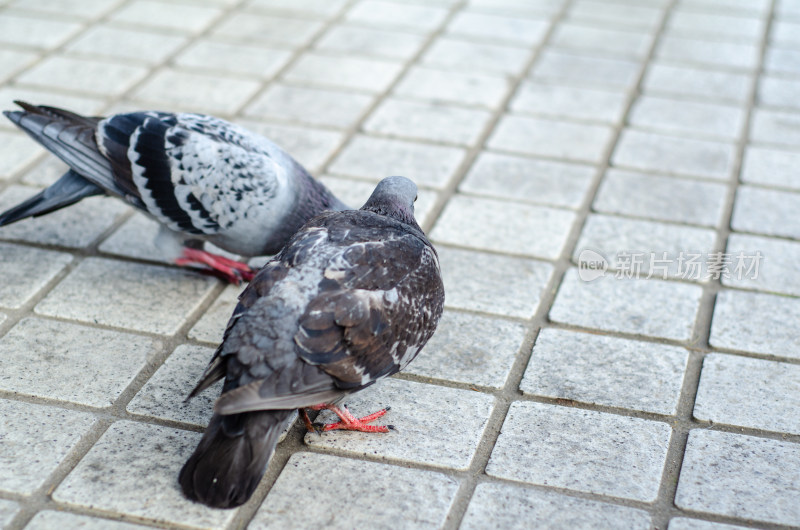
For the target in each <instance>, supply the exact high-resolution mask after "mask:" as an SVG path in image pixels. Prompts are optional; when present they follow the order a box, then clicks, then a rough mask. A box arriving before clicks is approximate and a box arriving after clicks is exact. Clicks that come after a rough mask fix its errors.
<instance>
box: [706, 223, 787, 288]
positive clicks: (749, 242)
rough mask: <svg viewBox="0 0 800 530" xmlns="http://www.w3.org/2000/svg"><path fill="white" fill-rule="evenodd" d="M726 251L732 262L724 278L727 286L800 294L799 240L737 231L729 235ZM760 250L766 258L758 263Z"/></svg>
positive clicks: (723, 280)
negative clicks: (799, 273) (798, 270)
mask: <svg viewBox="0 0 800 530" xmlns="http://www.w3.org/2000/svg"><path fill="white" fill-rule="evenodd" d="M726 251H727V253H728V254H729V255H730V257H731V261H732V262H731V267H730V274H729V275H725V276H723V277H722V283H724V284H725V285H732V286H735V287H742V288H745V289H755V290H757V291H769V292H773V293H783V294H791V295H795V296H797V295H800V278H798V277H797V274H795V272H796V271H797V264H798V263H799V262H800V242H796V241H785V240H781V239H772V238H767V237H760V236H750V235H744V234H736V233H734V234H731V236H730V237H729V238H728V248H727V250H726ZM758 252H760V253H761V255H762V256H763V258H762V259H761V260H760V262H759V263H758V266H756V265H755V262H756V261H759V259H758V257H757V253H758ZM739 256H741V259H740V258H739ZM751 265H752V266H753V269H752V271H751V270H750V267H751ZM737 267H738V268H737Z"/></svg>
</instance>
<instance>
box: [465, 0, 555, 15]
mask: <svg viewBox="0 0 800 530" xmlns="http://www.w3.org/2000/svg"><path fill="white" fill-rule="evenodd" d="M563 4H564V0H537V1H536V2H528V1H527V0H470V2H469V6H470V8H471V9H473V10H475V11H486V12H487V13H488V12H491V13H502V14H509V15H518V16H531V17H535V18H539V17H542V16H547V15H555V14H556V13H557V12H558V10H559V9H560V8H561V7H562V6H563Z"/></svg>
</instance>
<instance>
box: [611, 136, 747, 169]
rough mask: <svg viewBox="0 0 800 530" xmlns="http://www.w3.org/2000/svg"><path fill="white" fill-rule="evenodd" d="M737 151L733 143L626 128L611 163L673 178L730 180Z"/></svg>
mask: <svg viewBox="0 0 800 530" xmlns="http://www.w3.org/2000/svg"><path fill="white" fill-rule="evenodd" d="M735 152H736V148H735V146H734V145H733V144H730V143H722V142H712V141H708V140H695V139H689V138H677V137H672V136H664V135H661V134H654V133H650V132H645V131H638V130H636V129H625V130H623V131H622V135H621V136H620V138H619V141H618V142H617V146H616V148H615V149H614V154H613V155H612V157H611V164H612V165H613V166H619V167H628V168H631V169H640V170H641V169H644V170H650V171H656V172H660V173H666V174H669V175H686V176H697V177H706V178H710V179H716V180H728V179H729V178H730V176H731V172H732V171H733V165H734V158H735Z"/></svg>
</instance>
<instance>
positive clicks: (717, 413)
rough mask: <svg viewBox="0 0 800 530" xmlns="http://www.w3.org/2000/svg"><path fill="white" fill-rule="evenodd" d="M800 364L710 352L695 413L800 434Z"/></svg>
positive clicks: (719, 420)
mask: <svg viewBox="0 0 800 530" xmlns="http://www.w3.org/2000/svg"><path fill="white" fill-rule="evenodd" d="M799 387H800V365H796V364H788V363H776V362H772V361H763V360H761V359H748V358H746V357H739V356H736V355H723V354H716V353H714V354H709V355H706V357H705V358H704V359H703V371H702V373H701V376H700V387H699V388H698V390H697V398H696V399H695V404H694V412H693V415H694V417H695V418H697V419H698V420H705V421H711V422H713V423H724V424H728V425H737V426H743V427H752V428H755V429H764V430H766V431H776V432H783V433H789V434H800V418H799V417H798V416H797V414H795V413H794V412H795V411H796V410H798V409H800V394H799V393H798V392H797V388H799Z"/></svg>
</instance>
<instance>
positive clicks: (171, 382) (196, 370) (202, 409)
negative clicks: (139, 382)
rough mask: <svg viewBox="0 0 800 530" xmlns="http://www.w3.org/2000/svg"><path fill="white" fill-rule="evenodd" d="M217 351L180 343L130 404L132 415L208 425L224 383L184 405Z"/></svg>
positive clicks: (129, 409)
mask: <svg viewBox="0 0 800 530" xmlns="http://www.w3.org/2000/svg"><path fill="white" fill-rule="evenodd" d="M213 354H214V348H203V347H202V346H191V345H188V344H181V345H180V346H178V347H177V348H176V349H175V351H174V352H172V354H171V355H170V356H169V357H168V358H167V360H166V361H165V362H164V364H162V365H161V367H160V368H159V369H158V371H156V373H155V374H153V376H152V377H151V378H150V379H149V380H148V381H147V383H145V385H144V386H143V387H142V389H141V390H140V391H139V392H138V393H137V394H136V396H135V397H134V398H133V399H132V400H131V402H130V403H129V404H128V407H127V409H126V410H127V411H128V412H130V413H131V414H141V415H142V416H147V417H155V418H160V419H165V420H173V421H180V422H184V423H191V424H194V425H198V426H200V427H205V426H206V425H208V421H209V420H210V419H211V415H212V414H213V412H214V401H216V399H217V398H218V397H219V395H220V393H221V391H222V381H220V382H218V383H216V384H215V385H214V386H212V387H210V388H208V389H206V390H205V391H204V392H203V393H202V394H200V395H199V396H196V397H194V398H192V399H191V400H190V401H189V402H184V400H185V399H186V397H187V396H188V395H189V392H191V391H192V389H193V388H194V387H195V385H197V382H198V381H199V380H200V376H201V375H202V374H203V371H204V370H205V369H206V366H208V362H209V361H210V360H211V357H212V355H213Z"/></svg>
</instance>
